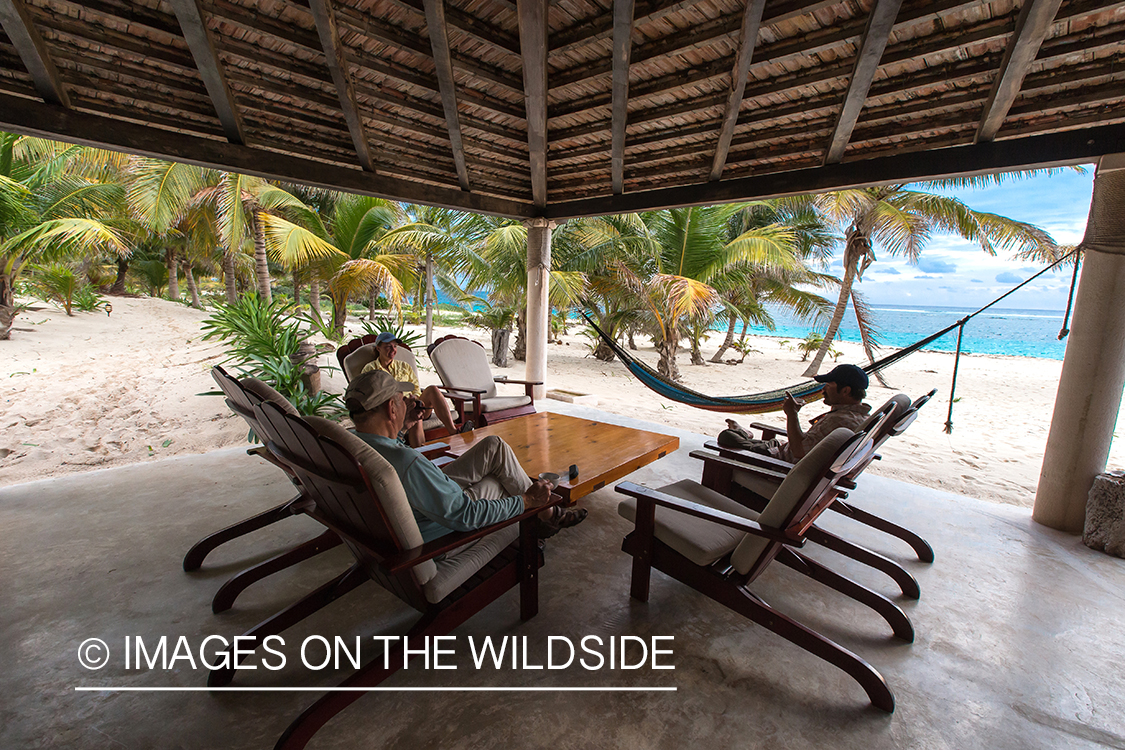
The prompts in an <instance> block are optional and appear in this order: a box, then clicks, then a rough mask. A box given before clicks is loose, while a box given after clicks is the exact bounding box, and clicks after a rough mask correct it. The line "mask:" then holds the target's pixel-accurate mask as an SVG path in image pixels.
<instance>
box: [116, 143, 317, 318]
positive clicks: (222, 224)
mask: <svg viewBox="0 0 1125 750" xmlns="http://www.w3.org/2000/svg"><path fill="white" fill-rule="evenodd" d="M129 174H130V180H129V207H130V209H131V211H132V212H133V214H134V215H135V216H136V217H137V218H138V220H139V221H140V222H141V223H142V224H143V225H144V226H145V227H146V228H148V229H149V230H150V231H152V232H155V233H156V234H158V235H161V236H164V237H169V236H170V235H171V234H172V233H173V232H182V229H181V228H179V225H180V224H181V222H184V221H185V220H187V219H188V215H189V213H190V211H191V210H192V209H194V208H197V207H198V206H200V205H202V204H206V205H210V206H211V207H213V210H214V213H215V216H216V218H217V220H218V237H219V240H220V243H221V245H222V246H223V248H224V255H223V275H224V277H225V279H226V295H227V304H234V303H235V302H237V301H238V290H237V286H236V278H237V268H236V266H237V261H236V256H237V255H238V254H239V253H241V252H242V248H243V245H244V244H245V243H251V244H252V247H253V251H252V254H253V258H254V269H255V279H256V281H257V291H258V294H259V296H261V297H262V299H264V300H265V301H266V302H269V301H270V300H271V299H272V296H273V295H272V291H271V289H270V273H269V265H268V260H267V255H266V242H265V232H264V228H263V223H262V222H263V219H262V217H263V216H264V215H266V214H268V213H271V212H272V213H283V212H286V211H296V212H299V211H302V210H307V207H306V206H305V205H304V204H303V203H302V202H301V201H300V200H299V199H297V198H295V197H294V196H293V195H291V194H290V193H289V192H287V191H286V190H284V189H283V188H281V187H278V186H276V185H273V184H271V183H269V182H266V181H265V180H263V179H261V178H258V177H249V176H247V175H241V174H236V173H233V172H220V171H218V170H214V169H205V168H203V167H196V166H193V165H191V164H180V163H177V162H167V161H161V160H159V159H149V158H145V157H136V158H134V159H133V160H132V161H131V162H130V164H129ZM197 218H198V217H197ZM170 275H171V274H170Z"/></svg>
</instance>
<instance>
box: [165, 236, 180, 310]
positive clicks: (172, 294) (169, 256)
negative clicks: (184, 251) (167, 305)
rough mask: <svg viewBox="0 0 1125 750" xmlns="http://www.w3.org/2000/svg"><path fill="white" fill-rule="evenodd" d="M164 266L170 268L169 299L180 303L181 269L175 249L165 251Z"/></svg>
mask: <svg viewBox="0 0 1125 750" xmlns="http://www.w3.org/2000/svg"><path fill="white" fill-rule="evenodd" d="M164 265H166V266H168V299H170V300H172V301H173V302H179V301H180V269H179V268H178V264H177V262H176V251H175V250H174V249H173V248H168V249H167V250H165V251H164Z"/></svg>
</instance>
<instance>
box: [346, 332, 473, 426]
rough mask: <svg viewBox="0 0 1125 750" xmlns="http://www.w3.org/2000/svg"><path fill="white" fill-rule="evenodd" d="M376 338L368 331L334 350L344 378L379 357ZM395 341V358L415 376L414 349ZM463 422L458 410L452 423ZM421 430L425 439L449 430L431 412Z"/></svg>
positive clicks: (352, 374) (361, 370)
mask: <svg viewBox="0 0 1125 750" xmlns="http://www.w3.org/2000/svg"><path fill="white" fill-rule="evenodd" d="M376 338H378V335H377V334H373V333H369V334H367V335H366V336H363V337H361V338H356V339H352V340H351V341H349V342H348V343H346V344H344V345H343V346H341V347H340V348H339V349H337V350H336V359H337V361H339V363H340V369H341V370H343V371H344V378H345V379H347V381H348V382H349V383H350V382H352V381H353V380H355V379H356V377H358V376H359V374H360V373H361V372H363V368H364V367H365V366H366V365H367V364H368V363H369V362H373V361H375V360H376V359H377V358H378V357H379V353H378V352H377V351H376V350H375V339H376ZM395 343H397V344H398V347H397V348H396V349H395V359H397V360H398V361H400V362H405V363H406V364H408V365H410V369H412V370H414V377H415V378H417V377H418V360H417V359H416V358H415V356H414V351H413V350H412V349H411V348H410V347H409V346H407V345H406V344H405V343H403V341H402V340H401V339H396V341H395ZM446 395H448V394H446ZM463 423H464V420H463V419H462V418H461V417H460V412H458V418H457V419H456V420H455V421H454V424H455V425H456V426H458V427H460V426H461V425H462V424H463ZM422 430H423V432H424V433H425V436H426V440H427V441H428V440H435V439H437V438H441V437H446V436H447V435H449V431H448V430H446V429H445V426H444V425H443V424H442V423H441V419H439V418H438V417H437V415H436V414H431V415H430V418H429V419H427V420H426V421H425V422H423V423H422Z"/></svg>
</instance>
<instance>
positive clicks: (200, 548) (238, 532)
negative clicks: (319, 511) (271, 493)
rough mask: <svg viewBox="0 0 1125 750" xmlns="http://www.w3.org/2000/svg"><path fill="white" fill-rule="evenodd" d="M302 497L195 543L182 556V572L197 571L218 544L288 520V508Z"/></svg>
mask: <svg viewBox="0 0 1125 750" xmlns="http://www.w3.org/2000/svg"><path fill="white" fill-rule="evenodd" d="M302 497H304V495H298V496H297V497H295V498H293V499H292V500H288V501H286V502H284V503H282V504H281V505H279V506H277V507H276V508H270V509H269V510H267V511H263V512H261V513H259V514H258V515H256V516H251V517H250V518H247V519H246V520H245V521H239V522H238V523H236V524H234V525H233V526H228V527H226V528H225V529H223V530H221V531H216V532H215V533H214V534H209V535H207V536H205V537H203V538H202V539H200V540H199V541H198V542H196V543H195V546H193V547H192V548H191V549H190V550H188V553H187V554H186V555H184V570H185V571H188V572H191V571H193V570H199V566H200V565H202V564H203V558H205V557H207V555H209V554H210V553H211V550H213V549H215V548H216V547H218V546H219V545H220V544H225V543H226V542H229V541H230V540H232V539H237V538H238V537H240V536H243V535H245V534H249V533H250V532H251V531H257V530H258V529H261V528H264V527H266V526H269V525H270V524H271V523H276V522H278V521H280V520H281V519H283V518H289V517H290V516H291V515H293V513H292V512H291V511H290V510H289V509H290V507H291V506H292V505H293V503H295V502H297V501H298V500H300V499H301V498H302Z"/></svg>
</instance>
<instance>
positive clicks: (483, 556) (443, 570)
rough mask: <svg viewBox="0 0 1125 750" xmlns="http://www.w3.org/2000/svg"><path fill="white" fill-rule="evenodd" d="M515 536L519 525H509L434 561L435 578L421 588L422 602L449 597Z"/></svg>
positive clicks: (433, 602) (518, 533) (515, 537)
mask: <svg viewBox="0 0 1125 750" xmlns="http://www.w3.org/2000/svg"><path fill="white" fill-rule="evenodd" d="M519 535H520V525H519V524H518V523H513V524H510V525H509V526H506V527H504V528H502V529H500V530H499V531H497V532H495V533H492V534H489V535H488V536H486V537H484V538H482V539H478V540H476V541H475V542H473V543H471V544H466V545H465V546H464V547H458V548H457V549H455V550H453V551H452V552H450V553H449V554H448V555H446V556H445V558H444V559H442V560H438V561H437V575H435V576H434V577H433V578H431V579H430V580H429V581H427V582H426V583H425V584H423V585H422V591H423V593H425V595H426V601H428V602H430V603H431V604H437V603H438V602H440V601H441V600H442V599H444V598H445V597H447V596H449V594H450V592H452V591H453V590H454V589H456V588H457V587H458V586H460V585H461V584H462V583H464V582H465V581H467V580H469V578H471V577H472V576H473V574H475V573H476V572H477V571H478V570H480V569H481V568H483V567H484V566H485V564H486V563H488V561H489V560H491V559H492V558H494V557H496V555H497V554H499V553H500V550H502V549H504V548H505V547H507V546H508V545H509V544H511V543H512V542H514V541H515V540H516V539H517V538H518V537H519Z"/></svg>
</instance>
